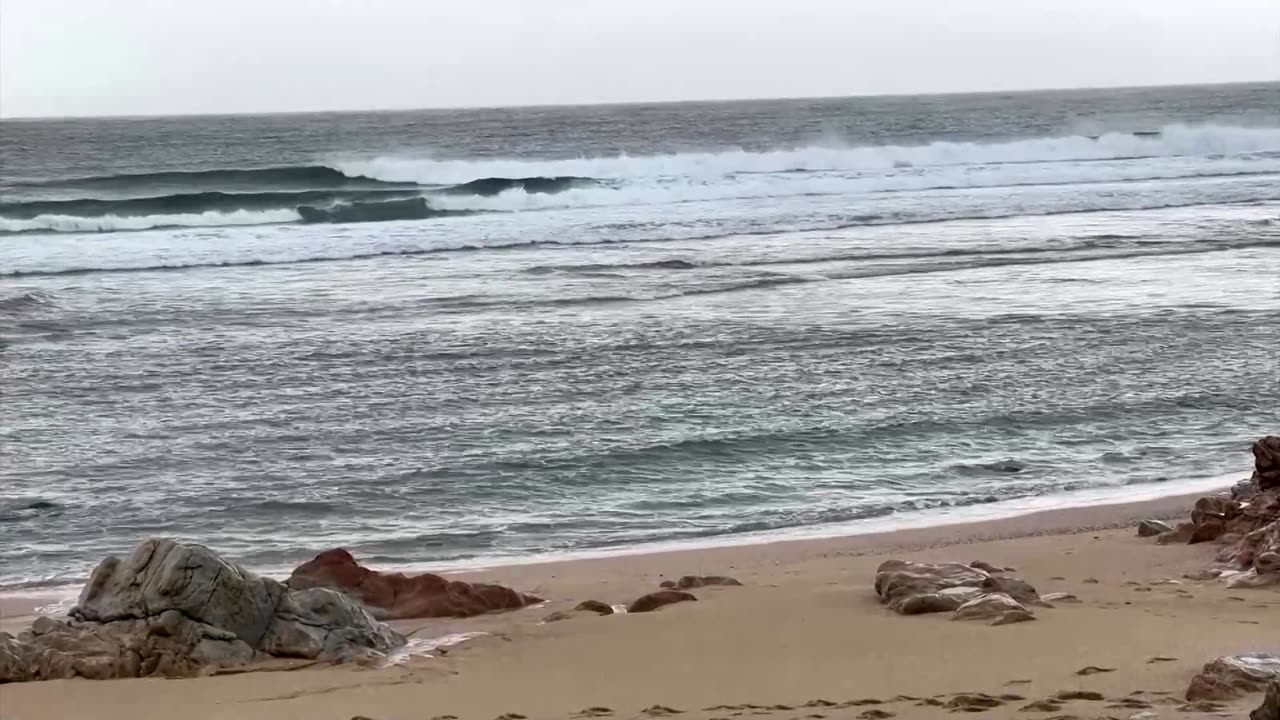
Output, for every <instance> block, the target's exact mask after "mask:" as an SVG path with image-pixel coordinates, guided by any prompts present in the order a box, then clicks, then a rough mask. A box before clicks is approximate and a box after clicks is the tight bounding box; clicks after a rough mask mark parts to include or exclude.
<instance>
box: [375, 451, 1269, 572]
mask: <svg viewBox="0 0 1280 720" xmlns="http://www.w3.org/2000/svg"><path fill="white" fill-rule="evenodd" d="M1247 475H1248V473H1247V472H1246V473H1232V474H1230V475H1218V476H1213V477H1202V478H1189V479H1185V480H1181V481H1176V482H1165V483H1150V484H1146V485H1120V486H1108V487H1096V488H1090V489H1087V490H1079V491H1075V492H1069V493H1060V494H1054V495H1042V496H1037V497H1028V498H1019V499H1017V500H1007V501H1004V502H997V503H991V504H987V505H972V506H966V507H959V508H935V509H930V510H918V511H913V512H910V513H902V514H896V515H890V516H886V517H881V518H872V519H864V520H853V521H849V522H843V523H833V524H829V525H808V526H804V527H796V528H785V529H779V530H766V531H760V532H751V533H740V534H737V535H722V536H717V537H713V538H702V539H697V540H670V541H660V542H652V543H642V544H637V545H629V546H626V547H618V548H608V549H602V550H578V551H569V552H551V553H538V554H531V555H521V556H501V557H487V558H476V559H473V560H466V561H459V562H453V563H420V564H414V565H410V566H407V567H404V568H397V569H398V570H402V571H404V572H436V573H440V572H446V573H448V572H470V571H476V570H483V569H487V568H493V567H505V566H512V565H535V564H540V563H546V562H560V561H565V560H583V559H590V558H610V557H625V556H629V555H648V554H653V553H660V552H673V551H679V550H698V549H706V548H714V547H739V546H744V545H765V544H769V543H775V542H785V541H790V540H820V539H827V538H839V537H852V536H857V535H871V534H874V533H882V532H892V531H895V530H908V529H918V528H928V527H945V526H948V525H958V524H963V523H970V522H980V521H986V520H1003V519H1007V518H1014V517H1020V516H1023V515H1030V514H1032V513H1037V512H1043V511H1045V510H1061V509H1068V508H1082V507H1094V506H1099V505H1120V504H1124V503H1132V502H1146V501H1151V500H1158V499H1160V498H1163V497H1172V496H1175V495H1183V494H1192V493H1207V492H1215V491H1219V490H1225V489H1227V488H1229V487H1231V486H1232V485H1234V484H1235V483H1236V482H1238V481H1239V480H1240V479H1241V478H1243V477H1247Z"/></svg>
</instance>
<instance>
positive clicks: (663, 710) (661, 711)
mask: <svg viewBox="0 0 1280 720" xmlns="http://www.w3.org/2000/svg"><path fill="white" fill-rule="evenodd" d="M640 712H641V713H643V714H645V715H648V716H650V717H666V716H667V715H683V714H684V711H683V710H676V709H675V708H669V707H667V706H665V705H650V706H649V707H647V708H645V709H644V710H641V711H640Z"/></svg>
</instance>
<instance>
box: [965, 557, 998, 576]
mask: <svg viewBox="0 0 1280 720" xmlns="http://www.w3.org/2000/svg"><path fill="white" fill-rule="evenodd" d="M969 567H971V568H977V569H979V570H983V571H986V572H989V573H1000V572H1004V568H998V567H996V566H995V565H992V564H991V563H989V562H985V561H983V560H974V561H973V562H971V563H969Z"/></svg>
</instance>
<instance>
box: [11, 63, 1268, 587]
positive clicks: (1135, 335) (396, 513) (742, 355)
mask: <svg viewBox="0 0 1280 720" xmlns="http://www.w3.org/2000/svg"><path fill="white" fill-rule="evenodd" d="M940 108H942V109H944V110H945V111H943V110H940ZM1095 128H1096V129H1095ZM1278 264H1280V85H1277V84H1274V83H1273V84H1259V85H1242V86H1213V87H1196V88H1140V89H1129V90H1105V91H1071V92H1039V93H1015V94H1001V95H959V96H947V97H934V98H911V97H895V98H834V99H815V100H779V101H758V102H750V103H692V104H681V105H671V106H666V105H654V106H642V107H613V106H592V107H575V108H537V109H511V108H508V109H501V110H450V111H421V112H419V111H413V112H397V113H371V114H354V115H353V114H323V113H322V114H315V115H299V116H270V117H257V116H243V117H240V116H235V117H222V118H201V117H182V118H132V119H81V120H75V119H72V120H60V121H57V122H44V121H8V120H6V121H4V122H3V123H0V353H3V356H4V362H3V363H0V383H2V384H3V387H4V401H3V402H2V403H0V413H3V420H4V422H0V456H2V457H3V458H4V462H3V463H0V591H4V590H6V589H12V588H15V587H24V588H31V587H39V586H45V585H57V584H62V583H67V584H76V583H79V582H82V581H83V579H84V574H85V572H86V570H87V568H88V567H89V566H90V565H92V564H93V563H94V562H96V561H98V560H100V559H101V558H102V557H104V556H106V555H109V554H118V553H120V552H121V551H123V550H125V549H127V548H129V547H132V546H133V545H135V544H136V542H137V541H138V540H139V539H141V538H143V537H148V536H170V537H179V538H182V539H187V540H192V541H196V542H201V543H204V544H207V545H209V546H211V547H216V548H218V549H219V551H220V552H223V553H225V554H226V555H227V556H229V557H232V558H234V559H236V560H238V561H240V562H242V563H245V564H247V565H248V566H250V567H256V568H262V569H272V568H280V567H292V566H294V565H296V564H297V563H298V562H299V561H301V560H305V559H307V558H309V557H311V556H312V555H314V554H315V552H318V551H319V550H323V549H325V548H327V547H332V546H337V545H341V546H345V547H348V548H350V549H352V551H353V552H355V553H356V554H357V555H358V556H360V557H363V558H370V559H371V561H372V562H375V563H376V564H378V565H380V566H396V567H450V568H459V567H470V566H475V565H484V564H491V563H494V562H507V561H515V560H517V559H521V558H533V557H576V556H585V555H602V554H614V553H624V552H630V551H633V550H634V549H635V548H640V547H650V548H652V547H675V546H689V545H716V544H727V543H735V542H743V541H748V540H752V541H754V540H760V539H772V538H778V537H799V536H821V535H824V534H831V533H851V532H864V531H866V530H867V529H869V528H873V527H890V526H892V527H900V526H909V525H918V524H927V523H934V522H942V521H946V520H947V519H948V518H950V519H956V518H962V517H984V516H999V515H1001V514H1005V513H1007V512H1012V511H1017V510H1018V509H1027V508H1033V507H1034V508H1040V507H1052V506H1054V505H1055V504H1060V503H1066V502H1079V501H1081V499H1082V498H1094V499H1098V498H1106V499H1109V500H1117V501H1119V500H1123V499H1126V498H1131V497H1151V496H1157V495H1160V494H1162V493H1164V492H1171V491H1174V490H1176V489H1178V488H1183V487H1204V486H1207V485H1208V484H1210V483H1214V484H1217V483H1222V482H1225V480H1224V477H1230V476H1232V475H1233V474H1236V473H1239V472H1241V471H1242V470H1243V469H1244V468H1247V467H1248V463H1249V458H1248V454H1247V449H1246V447H1244V446H1242V445H1241V442H1242V440H1244V439H1248V438H1252V437H1257V436H1259V435H1262V434H1266V433H1268V432H1274V431H1275V428H1274V427H1273V426H1274V422H1275V417H1274V412H1273V409H1274V408H1275V407H1276V406H1277V404H1278V403H1280V395H1278V393H1280V388H1278V387H1277V385H1276V382H1275V374H1276V373H1275V368H1276V365H1275V328H1276V327H1280V285H1278V284H1277V279H1276V278H1277V275H1276V272H1275V268H1276V267H1277V265H1278ZM442 509H447V511H442Z"/></svg>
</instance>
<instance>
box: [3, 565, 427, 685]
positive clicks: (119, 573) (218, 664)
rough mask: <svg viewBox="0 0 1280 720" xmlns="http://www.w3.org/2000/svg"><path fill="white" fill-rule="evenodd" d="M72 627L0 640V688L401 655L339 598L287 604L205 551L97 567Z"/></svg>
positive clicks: (391, 634)
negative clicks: (268, 659) (266, 659)
mask: <svg viewBox="0 0 1280 720" xmlns="http://www.w3.org/2000/svg"><path fill="white" fill-rule="evenodd" d="M71 618H72V619H71V621H69V622H63V621H59V620H55V619H53V618H48V617H42V618H39V619H37V620H36V621H35V622H34V623H33V624H32V626H31V629H30V630H28V631H26V632H24V633H22V634H21V636H19V637H18V638H13V637H12V636H8V635H4V636H0V682H2V681H15V680H28V679H30V680H48V679H53V678H75V677H80V678H89V679H109V678H127V677H150V676H161V677H188V676H192V675H199V674H202V673H206V672H209V671H211V670H215V669H218V668H227V667H236V666H240V665H245V664H247V663H251V662H253V661H254V660H255V659H258V658H259V657H260V656H261V654H262V653H266V654H268V655H275V656H282V657H302V658H308V659H322V660H345V659H350V658H357V659H360V658H364V657H369V656H377V655H379V654H382V653H386V652H387V651H388V650H391V649H392V648H394V647H397V646H399V645H403V644H404V643H405V638H404V637H403V636H402V635H400V634H399V633H397V632H395V631H394V630H392V629H390V628H389V627H387V626H386V625H383V624H382V623H379V622H377V621H376V620H374V619H373V617H372V616H370V615H369V613H368V612H366V611H365V610H364V608H363V607H361V606H360V605H359V604H358V603H357V602H356V601H355V600H352V599H351V598H350V597H348V596H346V595H344V594H342V593H339V592H336V591H333V590H328V589H324V588H312V589H309V590H297V591H293V592H287V591H286V589H285V588H284V586H283V585H281V584H280V583H278V582H276V581H274V580H270V579H267V578H261V577H258V576H257V575H254V574H253V573H251V572H248V571H246V570H244V569H243V568H240V567H238V566H236V565H234V564H232V563H229V562H227V561H225V560H223V559H222V558H220V557H218V556H217V555H216V554H215V553H213V552H212V551H210V550H209V549H207V548H204V547H201V546H199V545H184V544H179V543H175V542H173V541H170V540H148V541H146V542H144V543H142V544H141V545H139V546H138V548H137V549H135V550H134V551H133V553H131V554H130V555H129V557H128V558H126V559H124V560H119V559H117V558H108V559H106V560H104V561H103V562H102V563H101V564H100V565H99V566H98V567H97V569H95V570H94V572H93V575H92V576H91V578H90V580H89V583H88V584H87V585H86V586H85V588H84V590H83V591H82V592H81V594H80V602H79V604H78V605H77V606H76V608H74V609H73V610H72V614H71Z"/></svg>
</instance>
